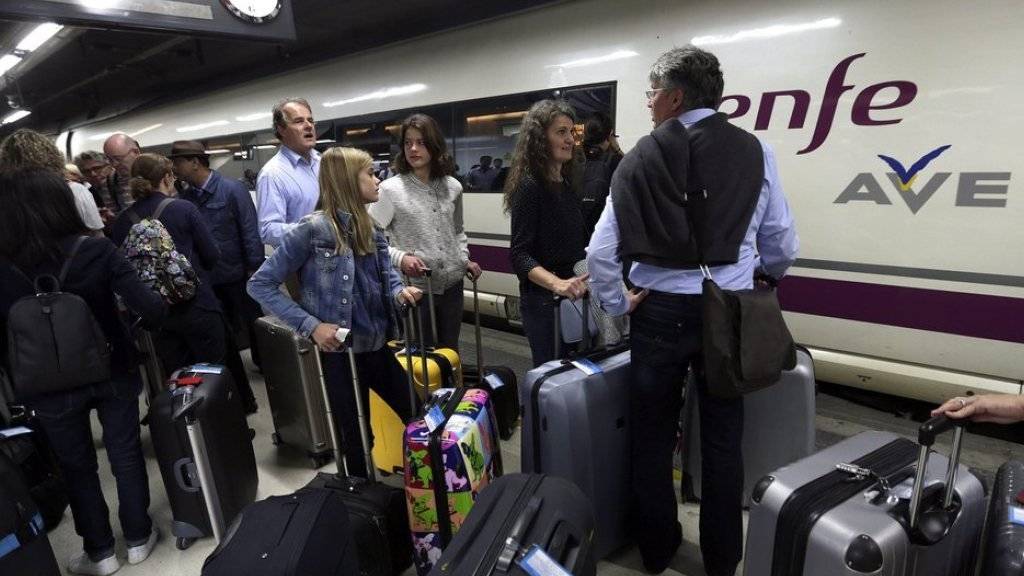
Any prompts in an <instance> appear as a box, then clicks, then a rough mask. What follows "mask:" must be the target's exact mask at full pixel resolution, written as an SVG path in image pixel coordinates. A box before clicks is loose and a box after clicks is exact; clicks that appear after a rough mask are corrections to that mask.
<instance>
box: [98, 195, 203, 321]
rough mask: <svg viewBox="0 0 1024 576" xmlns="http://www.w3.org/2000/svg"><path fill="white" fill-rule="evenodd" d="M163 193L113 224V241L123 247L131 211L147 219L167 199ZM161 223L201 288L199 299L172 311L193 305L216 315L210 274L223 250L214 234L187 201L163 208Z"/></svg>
mask: <svg viewBox="0 0 1024 576" xmlns="http://www.w3.org/2000/svg"><path fill="white" fill-rule="evenodd" d="M166 197H167V196H164V195H163V194H161V193H159V192H156V193H154V194H152V195H151V196H149V197H147V198H143V199H142V200H137V201H136V202H135V204H133V205H132V207H131V208H129V209H128V210H125V211H124V212H122V213H121V214H120V215H119V216H118V217H117V220H115V221H114V228H113V231H112V232H111V235H110V239H111V240H113V241H114V244H116V245H118V246H121V245H122V244H124V241H125V238H127V237H128V232H129V231H130V230H131V228H132V224H133V222H132V220H131V217H130V216H129V210H130V211H132V212H135V214H137V215H138V216H139V218H148V217H149V216H150V215H152V214H153V212H154V211H156V207H157V205H158V204H160V202H161V201H162V200H163V199H164V198H166ZM160 222H162V223H163V225H164V227H165V228H167V232H168V233H169V234H170V235H171V238H172V239H173V240H174V246H175V248H177V250H178V252H180V253H181V254H182V255H184V256H185V258H188V261H189V263H191V264H192V267H193V268H194V269H195V271H196V275H197V276H198V277H199V289H198V290H197V292H196V297H195V298H194V299H193V300H191V301H190V302H186V303H182V304H177V305H175V306H174V308H173V309H172V312H175V313H177V312H178V311H179V310H180V309H183V308H186V307H188V306H190V305H194V306H198V307H200V308H203V309H205V310H210V311H213V312H219V311H220V304H219V303H218V302H217V297H216V296H215V295H214V293H213V279H212V277H211V274H210V271H211V270H212V269H213V267H214V266H215V265H216V264H217V260H218V259H220V249H219V248H217V242H216V240H214V238H213V233H211V232H210V229H209V228H208V227H207V226H206V222H205V221H204V220H203V216H202V215H201V214H200V213H199V208H196V206H195V204H193V203H191V202H188V201H185V200H175V201H174V202H171V204H170V205H169V206H167V208H165V209H164V211H163V213H162V214H161V215H160Z"/></svg>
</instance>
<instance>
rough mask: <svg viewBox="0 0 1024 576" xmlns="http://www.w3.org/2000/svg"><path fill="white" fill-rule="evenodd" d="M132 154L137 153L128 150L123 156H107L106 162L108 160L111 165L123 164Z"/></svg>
mask: <svg viewBox="0 0 1024 576" xmlns="http://www.w3.org/2000/svg"><path fill="white" fill-rule="evenodd" d="M132 154H137V152H136V151H135V150H129V151H127V152H125V153H124V154H118V155H113V154H107V160H109V161H110V163H111V164H120V163H121V162H124V159H125V158H127V157H129V156H131V155H132Z"/></svg>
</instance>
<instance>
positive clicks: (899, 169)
mask: <svg viewBox="0 0 1024 576" xmlns="http://www.w3.org/2000/svg"><path fill="white" fill-rule="evenodd" d="M950 146H952V144H946V145H945V146H939V147H938V148H936V149H935V150H932V151H931V152H929V153H927V154H925V155H924V156H921V158H920V159H918V161H917V162H914V164H913V165H911V166H910V170H907V169H906V168H904V167H903V164H901V163H900V161H899V160H897V159H895V158H892V157H891V156H886V155H884V154H879V155H878V157H879V158H881V159H882V160H883V161H884V162H885V163H886V164H888V165H889V167H890V168H892V170H893V172H895V173H896V176H898V177H899V179H900V189H901V190H903V191H904V192H906V191H907V190H910V187H911V186H913V185H914V179H915V178H917V173H918V172H920V171H921V170H924V167H925V166H927V165H928V164H929V163H930V162H931V161H932V160H935V159H936V158H938V157H939V155H941V154H942V153H943V152H945V151H946V149H948V148H949V147H950Z"/></svg>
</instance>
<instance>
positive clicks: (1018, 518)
mask: <svg viewBox="0 0 1024 576" xmlns="http://www.w3.org/2000/svg"><path fill="white" fill-rule="evenodd" d="M1009 520H1010V523H1011V524H1020V525H1022V526H1024V508H1021V507H1019V506H1010V518H1009Z"/></svg>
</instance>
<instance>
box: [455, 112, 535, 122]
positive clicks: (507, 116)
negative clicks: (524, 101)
mask: <svg viewBox="0 0 1024 576" xmlns="http://www.w3.org/2000/svg"><path fill="white" fill-rule="evenodd" d="M523 116H526V111H525V110H524V111H522V112H500V113H498V114H483V115H481V116H468V117H466V122H488V121H491V120H513V119H515V118H522V117H523Z"/></svg>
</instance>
